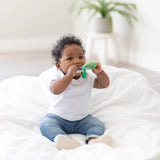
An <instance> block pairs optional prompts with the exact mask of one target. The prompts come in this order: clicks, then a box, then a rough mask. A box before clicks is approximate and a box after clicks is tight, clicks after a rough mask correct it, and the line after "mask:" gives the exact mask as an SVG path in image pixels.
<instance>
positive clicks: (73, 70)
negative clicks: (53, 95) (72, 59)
mask: <svg viewBox="0 0 160 160" xmlns="http://www.w3.org/2000/svg"><path fill="white" fill-rule="evenodd" d="M77 70H78V67H77V66H76V65H72V66H70V67H69V68H68V72H67V75H70V76H72V77H75V76H79V75H80V73H76V71H77Z"/></svg>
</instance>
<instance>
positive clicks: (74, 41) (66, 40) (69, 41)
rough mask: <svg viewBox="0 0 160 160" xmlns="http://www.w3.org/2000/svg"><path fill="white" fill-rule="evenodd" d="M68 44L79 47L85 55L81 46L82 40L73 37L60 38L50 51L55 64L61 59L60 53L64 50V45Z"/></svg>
mask: <svg viewBox="0 0 160 160" xmlns="http://www.w3.org/2000/svg"><path fill="white" fill-rule="evenodd" d="M68 44H76V45H78V46H80V47H81V48H82V50H83V53H84V54H85V49H84V47H83V45H82V40H81V39H79V38H77V37H76V36H74V35H64V36H63V37H62V38H60V39H59V40H58V41H57V43H56V44H55V46H54V48H53V50H52V56H53V57H54V59H55V61H56V62H59V59H60V58H61V57H62V52H63V50H64V47H65V45H68Z"/></svg>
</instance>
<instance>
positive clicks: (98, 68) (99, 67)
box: [92, 63, 103, 76]
mask: <svg viewBox="0 0 160 160" xmlns="http://www.w3.org/2000/svg"><path fill="white" fill-rule="evenodd" d="M92 71H93V73H95V74H96V75H97V76H98V75H99V74H100V73H101V72H102V71H103V70H102V67H101V65H100V64H99V63H97V65H96V67H95V68H93V69H92Z"/></svg>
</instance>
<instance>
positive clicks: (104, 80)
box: [92, 63, 110, 88]
mask: <svg viewBox="0 0 160 160" xmlns="http://www.w3.org/2000/svg"><path fill="white" fill-rule="evenodd" d="M92 71H93V73H95V74H96V75H97V77H96V78H95V81H94V88H107V87H108V86H109V83H110V81H109V77H108V75H107V74H106V73H105V72H104V71H103V69H102V67H101V65H100V64H99V63H97V65H96V67H95V68H93V69H92Z"/></svg>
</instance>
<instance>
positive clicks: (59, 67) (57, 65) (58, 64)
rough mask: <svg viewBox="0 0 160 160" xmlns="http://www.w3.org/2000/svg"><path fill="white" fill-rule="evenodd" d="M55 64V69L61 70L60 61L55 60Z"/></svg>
mask: <svg viewBox="0 0 160 160" xmlns="http://www.w3.org/2000/svg"><path fill="white" fill-rule="evenodd" d="M55 65H56V67H57V69H59V70H61V66H60V63H58V62H56V63H55Z"/></svg>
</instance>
